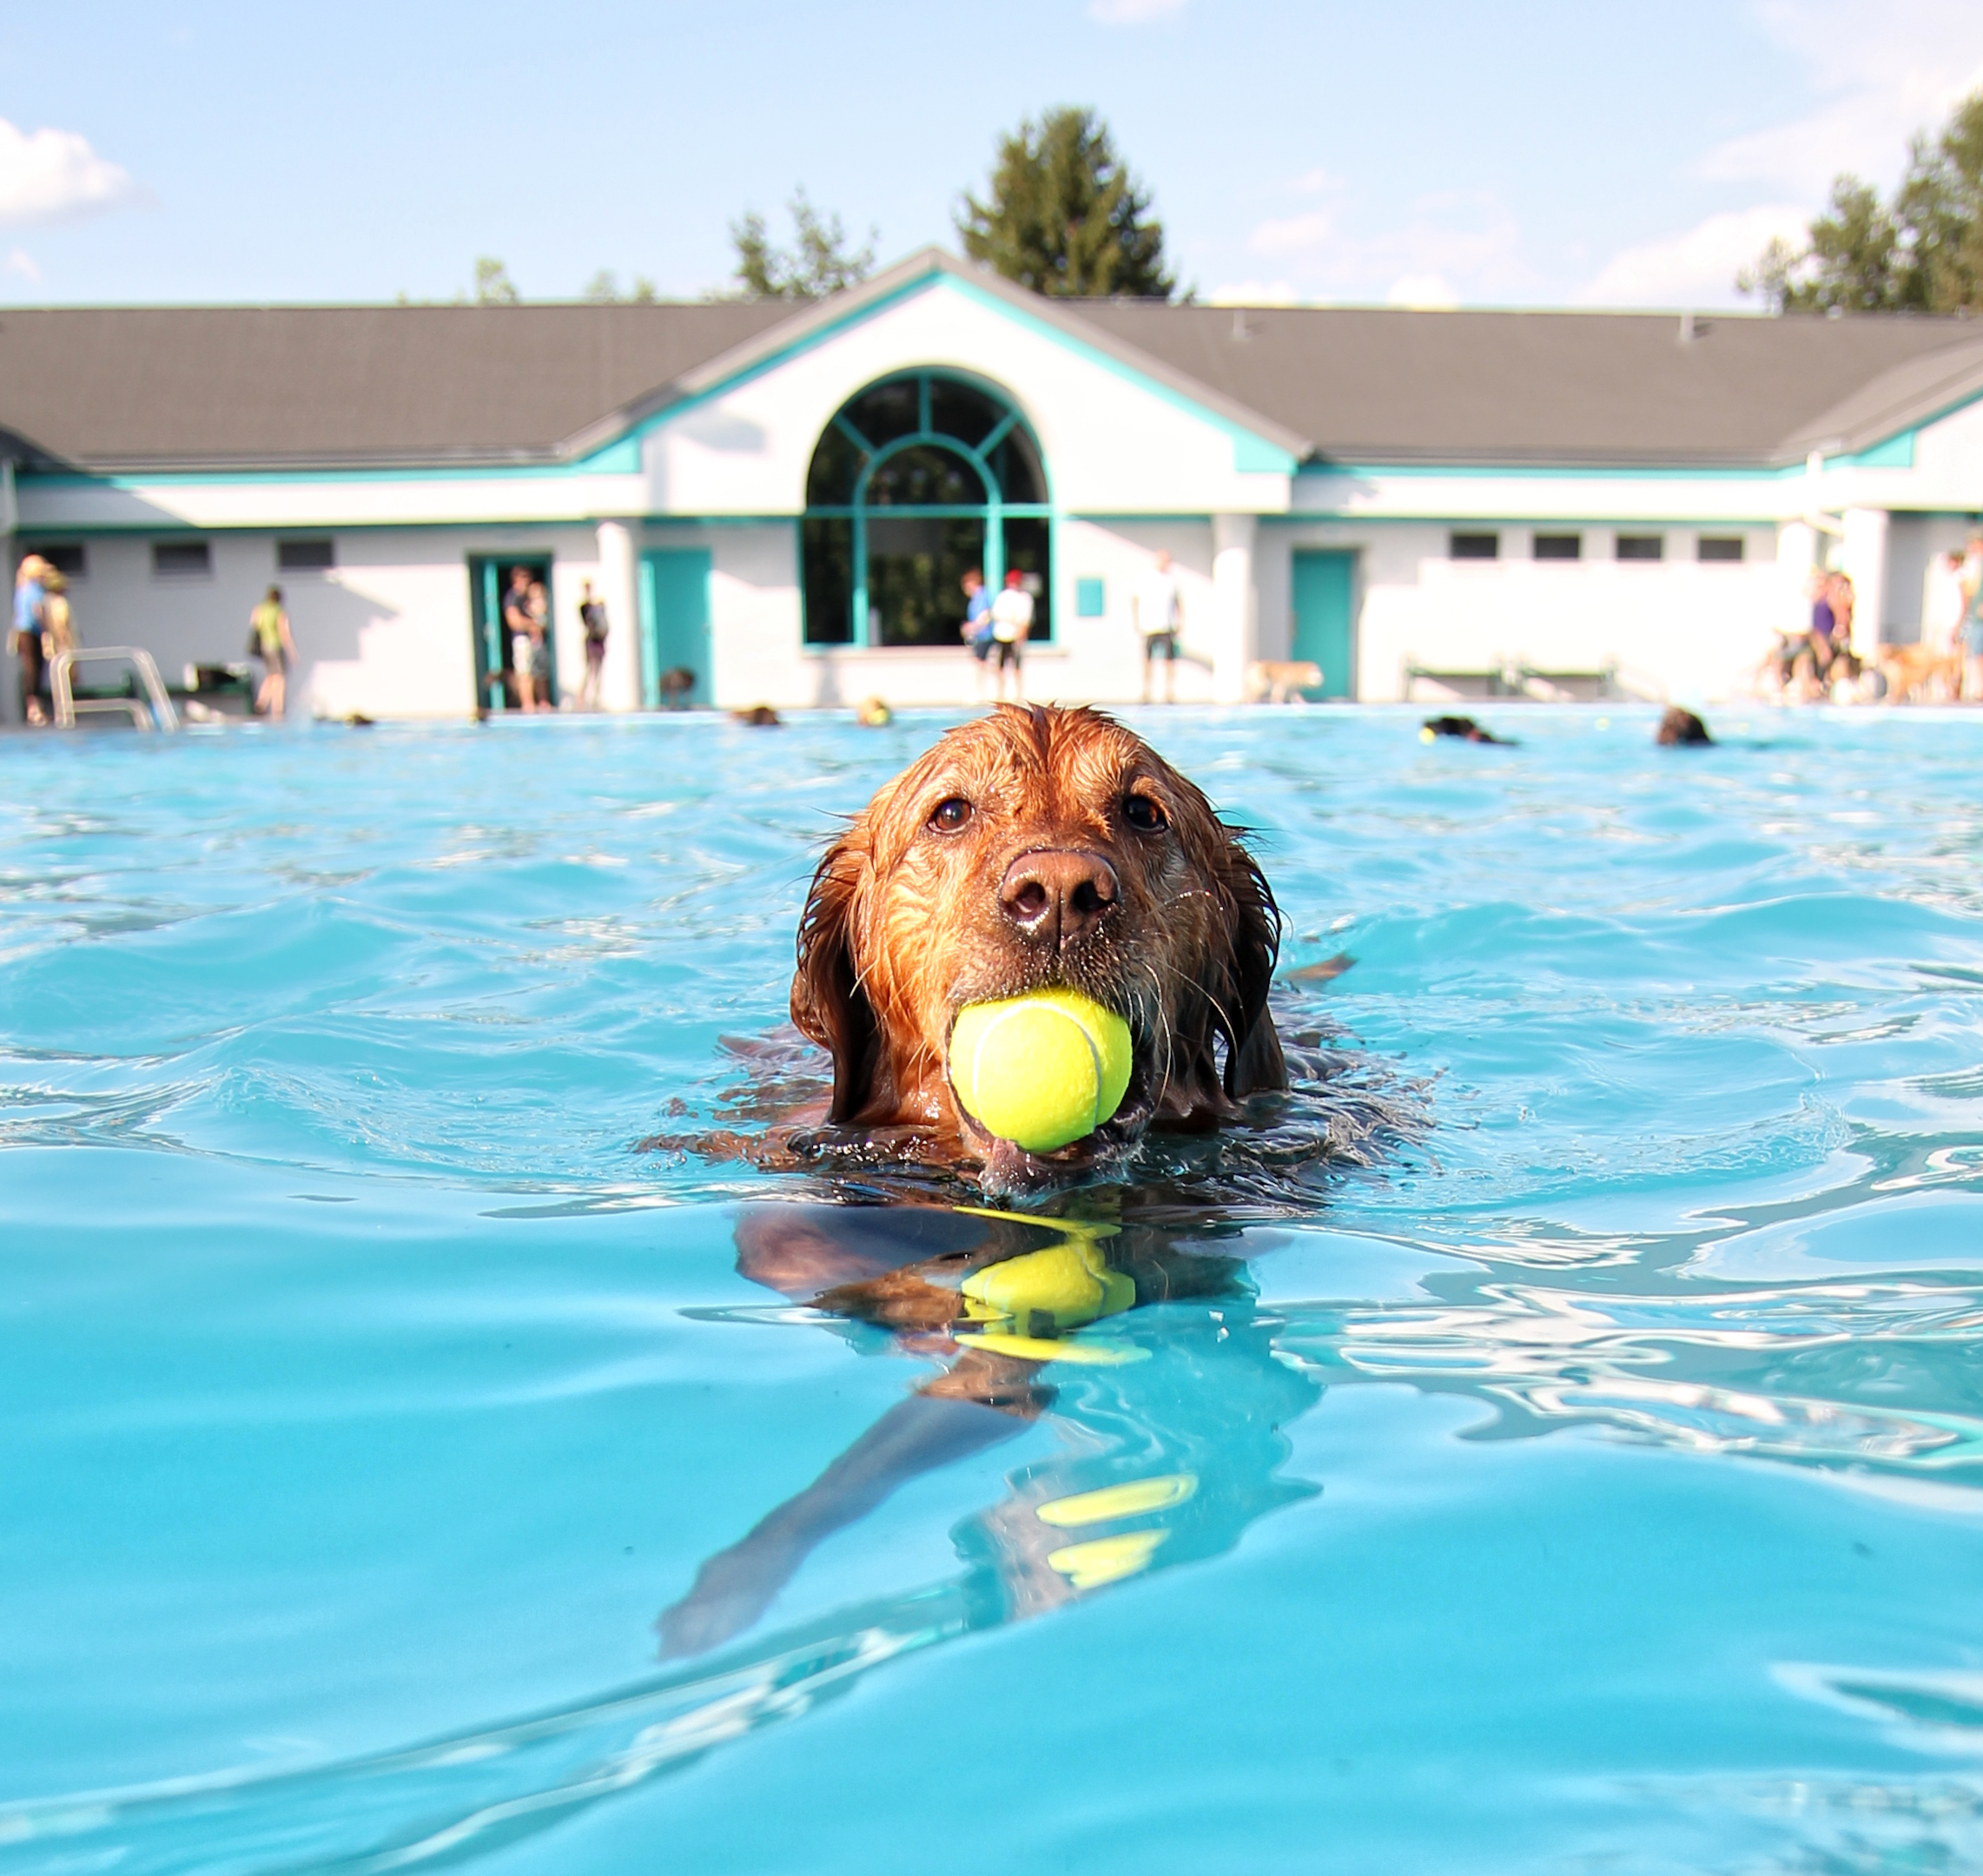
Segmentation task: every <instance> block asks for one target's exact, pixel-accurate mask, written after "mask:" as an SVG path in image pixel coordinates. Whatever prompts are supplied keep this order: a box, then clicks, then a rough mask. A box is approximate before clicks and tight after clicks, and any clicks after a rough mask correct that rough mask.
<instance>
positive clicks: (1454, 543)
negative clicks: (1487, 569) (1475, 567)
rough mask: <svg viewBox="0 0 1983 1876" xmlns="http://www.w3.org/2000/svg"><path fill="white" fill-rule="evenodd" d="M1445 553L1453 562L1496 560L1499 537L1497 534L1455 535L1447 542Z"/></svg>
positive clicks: (1499, 554) (1498, 552)
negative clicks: (1449, 555)
mask: <svg viewBox="0 0 1983 1876" xmlns="http://www.w3.org/2000/svg"><path fill="white" fill-rule="evenodd" d="M1446 551H1447V552H1448V553H1449V554H1451V557H1452V558H1454V559H1455V560H1498V559H1499V558H1501V537H1500V536H1499V535H1498V534H1455V535H1453V536H1452V537H1451V539H1450V541H1449V542H1448V544H1447V550H1446Z"/></svg>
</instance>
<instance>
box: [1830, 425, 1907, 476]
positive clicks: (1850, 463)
mask: <svg viewBox="0 0 1983 1876" xmlns="http://www.w3.org/2000/svg"><path fill="white" fill-rule="evenodd" d="M1914 435H1915V433H1914V431H1912V430H1903V431H1901V432H1900V433H1899V434H1898V435H1897V436H1890V437H1888V438H1887V440H1886V441H1885V442H1884V443H1875V444H1874V446H1873V447H1872V448H1871V449H1862V450H1861V451H1860V452H1859V453H1858V454H1857V455H1856V456H1833V457H1828V458H1827V459H1826V460H1827V465H1828V466H1829V465H1831V464H1834V463H1836V464H1840V465H1841V466H1844V467H1846V468H1848V469H1912V468H1913V467H1914Z"/></svg>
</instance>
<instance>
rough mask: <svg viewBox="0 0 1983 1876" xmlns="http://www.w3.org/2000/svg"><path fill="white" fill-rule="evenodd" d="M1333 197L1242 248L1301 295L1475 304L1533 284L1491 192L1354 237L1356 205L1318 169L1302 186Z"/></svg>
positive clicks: (1460, 196) (1455, 198)
mask: <svg viewBox="0 0 1983 1876" xmlns="http://www.w3.org/2000/svg"><path fill="white" fill-rule="evenodd" d="M1298 186H1299V187H1301V188H1304V189H1305V191H1306V192H1308V193H1315V194H1320V193H1326V194H1329V195H1334V196H1335V197H1336V200H1335V201H1332V202H1330V203H1328V204H1327V205H1326V206H1323V207H1319V208H1309V209H1304V210H1302V211H1301V212H1300V213H1299V214H1297V215H1278V216H1274V217H1271V218H1270V219H1268V220H1267V221H1262V222H1260V223H1259V224H1258V225H1257V226H1256V227H1255V228H1254V229H1253V233H1252V234H1251V235H1249V236H1248V237H1247V241H1246V245H1247V247H1248V248H1251V249H1252V250H1253V253H1255V254H1264V255H1267V256H1269V257H1271V258H1272V259H1274V260H1275V261H1279V263H1280V264H1281V266H1282V267H1284V268H1286V269H1288V271H1289V272H1291V273H1292V274H1293V275H1294V279H1295V282H1296V284H1297V285H1298V286H1299V287H1300V289H1301V291H1302V294H1303V295H1304V297H1305V298H1309V299H1322V300H1362V301H1378V300H1384V299H1385V298H1387V297H1391V296H1393V295H1398V294H1402V295H1403V296H1404V298H1403V299H1402V300H1399V301H1398V302H1397V303H1399V304H1412V305H1437V306H1453V305H1457V304H1458V302H1459V301H1460V299H1461V297H1462V296H1463V295H1465V296H1468V297H1471V298H1475V299H1491V298H1494V297H1497V296H1499V297H1504V298H1506V297H1514V296H1517V295H1519V294H1522V293H1523V292H1524V291H1525V290H1527V289H1528V288H1529V287H1530V286H1531V285H1532V283H1533V276H1532V274H1531V273H1530V269H1529V268H1528V267H1527V266H1526V265H1525V264H1524V262H1523V261H1522V260H1521V257H1520V248H1521V231H1520V230H1519V229H1518V228H1517V226H1516V224H1515V221H1514V218H1513V217H1512V216H1511V215H1509V213H1508V212H1507V210H1506V209H1505V208H1504V207H1503V206H1502V205H1501V203H1500V202H1499V201H1497V200H1496V199H1495V198H1494V197H1492V196H1491V195H1480V194H1475V193H1449V194H1442V195H1423V196H1420V197H1419V198H1418V201H1415V202H1413V203H1412V204H1411V208H1410V210H1409V212H1408V213H1407V215H1405V219H1404V220H1402V221H1397V222H1393V223H1391V224H1390V225H1388V226H1386V227H1384V228H1381V229H1380V230H1378V232H1376V233H1374V234H1369V235H1365V234H1363V233H1360V232H1359V231H1358V223H1359V222H1361V221H1365V220H1367V216H1365V215H1362V214H1360V213H1359V210H1360V209H1361V208H1362V204H1361V203H1360V201H1358V199H1357V198H1356V197H1355V196H1354V195H1352V194H1351V192H1350V191H1349V190H1348V189H1347V188H1345V186H1344V185H1343V184H1341V183H1339V182H1336V181H1335V180H1334V179H1333V178H1332V177H1329V176H1327V175H1324V174H1323V172H1321V171H1319V170H1318V171H1314V172H1312V175H1310V176H1305V177H1302V178H1301V179H1300V180H1299V185H1298Z"/></svg>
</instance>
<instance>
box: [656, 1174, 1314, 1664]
mask: <svg viewBox="0 0 1983 1876" xmlns="http://www.w3.org/2000/svg"><path fill="white" fill-rule="evenodd" d="M737 1267H738V1269H739V1270H740V1271H741V1272H743V1274H744V1275H745V1276H747V1277H749V1278H752V1279H753V1280H754V1281H756V1282H758V1283H761V1284H763V1285H766V1286H767V1287H769V1288H770V1289H773V1290H775V1291H778V1292H780V1293H781V1294H782V1295H783V1296H785V1297H787V1298H790V1300H791V1301H793V1302H795V1303H804V1304H811V1305H816V1306H817V1307H818V1308H820V1309H822V1310H824V1311H829V1312H830V1314H831V1315H833V1316H836V1317H838V1318H842V1319H843V1320H845V1321H848V1322H858V1323H868V1324H874V1325H876V1326H878V1327H881V1328H884V1329H887V1330H889V1331H893V1335H894V1344H895V1346H896V1347H897V1348H898V1349H899V1350H901V1351H902V1352H905V1353H909V1354H912V1355H916V1356H920V1357H924V1358H929V1359H935V1360H938V1361H941V1362H942V1363H943V1364H945V1365H944V1366H943V1367H942V1371H940V1372H939V1373H937V1374H936V1375H935V1376H934V1377H932V1378H931V1379H929V1380H928V1381H926V1382H925V1383H923V1384H922V1386H921V1387H919V1388H918V1389H917V1390H915V1392H914V1393H913V1394H911V1395H909V1397H907V1398H906V1399H904V1400H902V1401H900V1402H898V1403H897V1404H896V1405H895V1406H893V1407H891V1408H889V1410H888V1411H887V1412H886V1413H884V1414H883V1415H882V1417H881V1418H880V1419H879V1420H877V1421H876V1423H875V1424H874V1425H873V1426H871V1427H870V1428H869V1429H868V1430H867V1431H866V1432H865V1433H863V1434H862V1435H861V1436H860V1437H858V1438H857V1439H856V1440H855V1442H854V1443H853V1444H852V1445H850V1446H849V1447H848V1448H847V1450H845V1451H844V1452H843V1453H842V1454H841V1455H840V1456H839V1457H838V1458H836V1459H835V1460H834V1461H833V1462H832V1463H830V1464H829V1465H828V1466H827V1468H826V1469H825V1470H824V1471H823V1472H822V1473H821V1474H820V1475H819V1476H818V1477H817V1478H816V1479H815V1480H814V1481H813V1482H812V1483H810V1485H808V1486H806V1487H805V1488H804V1490H802V1491H800V1492H798V1493H797V1494H796V1495H795V1496H792V1497H791V1498H789V1499H787V1500H786V1501H785V1503H783V1504H781V1505H779V1506H777V1508H776V1509H773V1510H771V1511H770V1512H768V1513H767V1514H766V1515H765V1516H763V1518H761V1519H760V1520H759V1521H758V1523H757V1524H756V1525H755V1526H754V1527H753V1528H752V1529H751V1530H750V1532H749V1533H748V1534H747V1535H746V1536H744V1537H743V1538H741V1539H740V1540H739V1541H738V1542H736V1543H734V1544H731V1545H730V1547H729V1548H728V1549H724V1550H721V1551H718V1552H717V1554H716V1555H715V1556H711V1557H710V1558H709V1559H708V1560H707V1561H706V1562H704V1564H703V1566H702V1568H701V1569H700V1570H699V1571H698V1572H697V1576H696V1580H695V1583H694V1585H693V1587H692V1588H691V1589H690V1590H689V1592H688V1594H687V1595H684V1597H683V1598H682V1599H681V1600H680V1601H679V1602H677V1603H675V1604H674V1606H673V1607H672V1608H669V1609H668V1610H667V1611H666V1612H665V1613H664V1615H662V1617H661V1619H660V1624H659V1626H660V1630H661V1638H662V1652H663V1654H664V1655H668V1656H682V1655H699V1654H702V1653H704V1652H705V1651H707V1650H708V1649H711V1648H716V1647H718V1646H720V1645H721V1644H722V1643H723V1642H726V1641H728V1640H730V1638H731V1637H732V1636H735V1635H739V1634H741V1633H742V1632H743V1631H744V1630H745V1629H746V1628H750V1626H751V1625H752V1624H753V1623H754V1622H757V1619H758V1617H759V1616H760V1615H763V1612H764V1610H765V1609H766V1608H768V1607H769V1606H770V1602H771V1601H772V1599H773V1598H774V1597H775V1596H777V1594H778V1592H779V1590H780V1589H783V1586H784V1585H785V1584H786V1583H787V1582H790V1579H791V1578H792V1576H793V1575H795V1574H796V1572H797V1570H798V1569H799V1568H800V1566H801V1565H802V1564H803V1562H804V1561H805V1559H806V1557H807V1556H809V1555H810V1553H811V1551H812V1550H813V1549H815V1548H816V1546H817V1545H819V1544H820V1543H821V1542H823V1541H824V1540H825V1539H826V1538H827V1537H829V1536H831V1535H832V1534H833V1533H834V1532H836V1531H838V1530H842V1529H845V1528H847V1527H848V1526H849V1525H852V1524H855V1523H858V1522H859V1521H860V1520H861V1519H863V1518H864V1517H866V1516H868V1515H869V1513H871V1512H872V1511H874V1510H875V1509H876V1508H878V1507H879V1506H880V1505H881V1504H882V1503H883V1502H884V1501H885V1500H887V1499H888V1498H889V1496H890V1495H891V1494H893V1493H894V1492H896V1491H897V1490H900V1489H901V1488H902V1486H904V1485H906V1484H908V1483H909V1482H910V1481H911V1480H913V1479H915V1478H917V1477H920V1476H922V1475H924V1474H926V1473H929V1472H931V1471H935V1470H938V1469H940V1468H942V1467H944V1466H948V1465H953V1464H956V1463H962V1462H964V1461H966V1460H968V1459H969V1458H971V1457H974V1456H976V1455H978V1454H981V1453H983V1452H986V1451H988V1450H991V1449H992V1448H995V1447H996V1446H998V1445H1000V1444H1001V1443H1004V1442H1006V1441H1008V1440H1010V1439H1013V1438H1015V1437H1018V1436H1019V1435H1021V1433H1023V1432H1025V1431H1026V1430H1028V1428H1029V1427H1031V1426H1033V1425H1034V1424H1036V1423H1040V1422H1041V1421H1042V1420H1043V1419H1044V1420H1046V1421H1048V1422H1049V1423H1050V1424H1054V1426H1056V1427H1058V1428H1060V1429H1061V1430H1062V1432H1063V1434H1064V1436H1065V1437H1064V1438H1063V1439H1062V1440H1061V1443H1060V1445H1059V1449H1058V1450H1052V1451H1048V1452H1047V1453H1045V1454H1043V1455H1041V1457H1038V1458H1037V1459H1036V1460H1034V1462H1033V1463H1029V1464H1028V1465H1025V1466H1024V1467H1022V1468H1021V1469H1020V1470H1017V1471H1015V1472H1014V1473H1013V1474H1012V1475H1010V1476H1009V1477H1008V1492H1007V1495H1006V1496H1005V1497H1004V1498H1003V1500H1002V1501H1001V1503H998V1504H997V1505H996V1506H995V1507H994V1508H993V1509H990V1510H988V1511H986V1512H983V1513H982V1514H980V1515H978V1516H975V1517H973V1518H970V1519H968V1520H967V1521H966V1522H965V1523H963V1524H962V1525H960V1526H959V1527H958V1528H957V1529H956V1530H955V1533H954V1534H953V1535H954V1537H955V1542H956V1544H957V1547H958V1549H959V1551H960V1552H961V1553H962V1556H963V1558H964V1560H965V1562H966V1563H967V1565H968V1567H969V1582H968V1600H969V1602H970V1603H971V1606H972V1609H973V1615H972V1622H973V1625H974V1626H985V1625H988V1624H991V1623H995V1622H1005V1621H1013V1620H1017V1619H1021V1618H1023V1617H1025V1616H1028V1615H1037V1614H1041V1613H1042V1612H1043V1611H1045V1610H1047V1609H1049V1608H1054V1607H1057V1606H1058V1605H1059V1604H1061V1603H1062V1602H1067V1601H1068V1600H1069V1599H1070V1598H1072V1597H1074V1596H1077V1595H1081V1594H1082V1593H1083V1592H1086V1591H1088V1590H1092V1589H1101V1588H1102V1587H1104V1586H1106V1585H1107V1584H1109V1583H1113V1582H1120V1581H1122V1580H1123V1579H1125V1578H1127V1577H1130V1576H1134V1575H1138V1574H1140V1572H1141V1571H1143V1570H1145V1569H1149V1568H1151V1567H1153V1566H1155V1565H1162V1564H1169V1563H1174V1562H1188V1561H1192V1560H1193V1559H1196V1558H1199V1557H1203V1556H1212V1555H1214V1554H1216V1553H1218V1552H1220V1551H1222V1550H1225V1549H1229V1548H1230V1547H1231V1546H1232V1545H1233V1543H1234V1542H1237V1541H1238V1538H1239V1534H1240V1532H1241V1531H1243V1530H1244V1529H1246V1526H1247V1525H1248V1524H1249V1523H1252V1522H1253V1519H1255V1518H1257V1517H1259V1516H1261V1515H1262V1514H1264V1513H1265V1512H1266V1511H1269V1510H1272V1509H1275V1508H1276V1507H1277V1506H1279V1505H1282V1504H1285V1503H1290V1502H1292V1501H1293V1500H1295V1499H1298V1498H1301V1497H1304V1496H1308V1495H1309V1494H1310V1492H1311V1491H1312V1489H1313V1488H1312V1487H1309V1486H1306V1485H1303V1484H1299V1483H1294V1482H1291V1481H1287V1480H1284V1479H1279V1478H1277V1477H1276V1476H1275V1472H1276V1470H1277V1469H1278V1468H1279V1465H1280V1464H1281V1463H1283V1461H1284V1460H1285V1459H1286V1455H1287V1443H1286V1439H1285V1437H1283V1435H1282V1433H1281V1429H1282V1428H1283V1427H1284V1426H1286V1425H1287V1424H1290V1423H1291V1422H1292V1420H1293V1419H1294V1418H1295V1417H1297V1416H1298V1415H1299V1414H1300V1413H1301V1412H1302V1411H1304V1410H1305V1409H1306V1408H1307V1407H1309V1406H1310V1405H1312V1404H1313V1402H1314V1400H1315V1398H1316V1397H1317V1394H1318V1392H1319V1389H1318V1387H1317V1384H1315V1383H1314V1382H1313V1381H1312V1380H1311V1379H1308V1378H1306V1377H1304V1376H1302V1375H1300V1374H1299V1373H1296V1372H1293V1371H1290V1370H1289V1369H1288V1368H1287V1367H1286V1366H1285V1365H1284V1364H1281V1363H1279V1361H1277V1360H1276V1359H1275V1358H1274V1357H1273V1355H1272V1346H1271V1333H1272V1331H1271V1328H1270V1327H1269V1326H1267V1325H1264V1324H1260V1325H1257V1324H1255V1323H1254V1322H1253V1311H1252V1308H1251V1302H1250V1298H1249V1297H1248V1294H1247V1292H1246V1289H1245V1287H1244V1285H1242V1283H1241V1281H1240V1278H1239V1272H1240V1265H1239V1264H1238V1262H1237V1261H1236V1260H1235V1259H1233V1258H1230V1257H1226V1256H1223V1255H1220V1254H1219V1248H1218V1244H1217V1242H1216V1240H1212V1239H1205V1240H1200V1241H1198V1242H1195V1243H1194V1242H1193V1241H1191V1240H1189V1239H1186V1238H1184V1237H1182V1236H1181V1235H1179V1234H1172V1233H1166V1232H1160V1231H1156V1230H1153V1229H1151V1228H1149V1227H1147V1226H1136V1225H1126V1226H1123V1227H1121V1228H1120V1229H1117V1228H1116V1227H1114V1226H1113V1225H1107V1224H1103V1225H1096V1224H1093V1223H1081V1222H1073V1221H1057V1220H1054V1219H1038V1220H1031V1219H1014V1218H1007V1217H1001V1216H999V1215H996V1214H987V1213H984V1212H967V1211H947V1210H941V1209H937V1208H935V1207H930V1206H885V1207H884V1206H824V1205H818V1206H815V1205H806V1206H800V1205H790V1206H760V1207H757V1208H754V1209H752V1210H750V1211H749V1212H746V1213H745V1214H744V1217H743V1219H741V1220H740V1221H739V1224H738V1226H737ZM1152 1302H1170V1303H1186V1302H1189V1303H1194V1304H1196V1305H1198V1306H1197V1307H1195V1308H1191V1309H1180V1310H1175V1311H1171V1312H1169V1314H1168V1315H1167V1318H1166V1321H1165V1323H1164V1326H1163V1331H1162V1333H1161V1334H1160V1335H1147V1334H1146V1335H1144V1336H1141V1337H1138V1336H1135V1335H1134V1334H1132V1333H1125V1332H1124V1331H1126V1330H1127V1329H1128V1327H1129V1324H1127V1322H1126V1321H1125V1320H1124V1319H1123V1318H1124V1317H1125V1312H1126V1311H1128V1310H1129V1309H1130V1308H1131V1307H1132V1306H1133V1305H1136V1304H1140V1303H1152ZM1091 1328H1092V1330H1093V1332H1092V1333H1082V1334H1074V1331H1087V1330H1090V1329H1091ZM1049 1358H1051V1359H1053V1360H1054V1361H1055V1362H1056V1364H1057V1365H1056V1366H1055V1368H1054V1382H1053V1384H1051V1385H1048V1384H1046V1383H1045V1382H1043V1381H1042V1380H1041V1370H1042V1368H1043V1367H1044V1365H1045V1362H1046V1361H1047V1360H1048V1359H1049Z"/></svg>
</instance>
